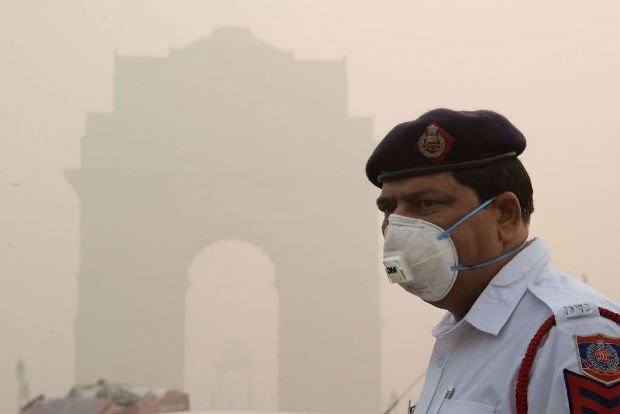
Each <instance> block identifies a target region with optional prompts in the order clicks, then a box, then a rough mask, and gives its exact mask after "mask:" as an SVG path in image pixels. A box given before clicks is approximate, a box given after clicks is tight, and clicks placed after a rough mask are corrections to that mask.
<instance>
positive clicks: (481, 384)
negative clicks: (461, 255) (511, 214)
mask: <svg viewBox="0 0 620 414" xmlns="http://www.w3.org/2000/svg"><path fill="white" fill-rule="evenodd" d="M466 275H467V274H466V273H465V272H464V273H463V274H462V276H460V277H467V276H466ZM584 303H587V304H589V306H590V307H591V308H592V309H594V311H593V312H592V313H590V314H586V315H574V314H575V313H576V311H575V309H578V310H579V309H583V308H568V309H569V311H568V313H569V314H570V315H571V316H570V317H567V308H565V306H569V305H577V304H584ZM598 306H603V307H605V308H607V309H609V310H612V311H614V312H619V311H620V306H619V305H618V304H616V303H614V302H612V301H610V300H609V299H607V298H605V297H604V296H602V295H601V294H600V293H598V292H596V291H594V290H593V289H592V288H590V287H589V286H588V285H585V284H583V283H581V282H580V281H578V280H576V279H574V278H572V277H570V276H567V275H564V274H561V273H559V272H557V271H555V270H554V269H552V268H551V267H550V266H549V253H548V250H547V248H546V247H545V245H544V243H543V242H542V241H541V240H540V239H534V240H533V241H532V242H531V243H530V244H529V245H528V246H527V247H526V248H525V249H523V250H522V251H521V252H520V253H519V254H518V255H516V256H515V257H514V258H513V259H512V260H511V261H510V262H508V263H507V264H506V265H505V266H504V267H503V268H502V269H501V270H500V271H499V272H498V273H497V275H495V277H494V278H493V279H492V280H491V282H490V283H489V285H488V286H487V287H486V288H485V290H484V291H483V292H482V294H481V295H480V296H479V297H478V299H477V300H476V302H475V303H474V305H473V306H472V308H471V309H470V310H469V312H468V313H467V315H466V316H465V317H464V318H463V319H462V320H460V321H458V322H457V321H456V320H455V319H454V317H453V316H452V314H451V313H449V312H448V313H447V314H446V315H445V316H444V318H443V319H442V320H441V321H440V322H439V323H438V324H437V325H436V326H435V327H434V329H433V336H434V337H435V338H436V341H435V346H434V348H433V353H432V356H431V359H430V362H429V366H428V370H427V375H426V380H425V383H424V387H423V390H422V393H421V395H420V398H419V401H418V403H417V404H416V408H415V411H414V412H415V414H445V413H450V414H491V413H494V414H508V413H511V414H512V413H516V405H515V387H516V378H517V373H518V370H519V367H520V365H521V360H522V358H523V356H524V355H525V352H526V350H527V347H528V345H529V343H530V341H531V339H532V337H533V336H534V334H535V333H536V331H537V330H538V328H539V327H540V326H541V325H542V324H543V322H544V321H545V320H546V319H547V318H548V317H549V316H551V315H552V314H555V316H556V319H557V326H554V327H553V328H551V331H550V332H549V333H548V334H547V336H546V337H545V339H544V340H543V341H542V342H541V345H540V347H539V348H538V352H537V354H536V358H535V360H534V364H533V367H532V370H531V374H530V378H531V379H530V382H529V386H528V390H529V395H528V403H529V411H528V413H529V414H568V413H571V412H574V413H577V412H581V411H577V408H576V406H575V404H576V403H575V401H573V403H572V408H571V406H570V405H569V395H568V393H567V385H566V384H565V379H564V372H563V371H564V369H565V368H566V369H568V370H569V371H571V372H574V373H576V374H580V375H583V374H584V373H583V372H581V371H580V367H579V358H578V356H579V352H578V350H577V344H576V338H575V336H576V335H580V336H584V335H592V334H596V333H603V334H607V335H608V336H611V337H616V338H618V337H620V327H619V326H618V325H617V324H616V323H614V322H613V321H611V320H609V319H606V318H603V317H601V316H600V315H599V314H598V309H597V307H598ZM586 309H587V307H586ZM618 349H620V348H615V350H616V351H617V350H618ZM612 352H613V350H612ZM616 357H617V354H616ZM612 362H613V361H612ZM612 374H617V375H618V376H619V377H620V368H618V369H617V372H615V371H614V372H612ZM615 389H616V390H617V391H618V392H620V383H616V387H615ZM450 390H452V391H450ZM603 402H604V403H605V401H603ZM607 403H608V408H609V411H601V412H605V413H614V414H615V413H618V414H620V398H618V399H616V400H613V399H612V401H611V402H609V401H608V402H607ZM616 403H618V405H614V404H616ZM571 409H574V411H571ZM592 412H599V411H592Z"/></svg>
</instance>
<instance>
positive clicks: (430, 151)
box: [418, 122, 454, 163]
mask: <svg viewBox="0 0 620 414" xmlns="http://www.w3.org/2000/svg"><path fill="white" fill-rule="evenodd" d="M453 142H454V138H452V136H450V134H448V133H447V132H446V131H444V130H443V129H442V128H441V127H440V126H439V125H437V124H436V123H434V122H433V123H432V124H430V125H429V126H427V127H426V130H424V134H422V136H421V137H420V139H419V140H418V149H419V150H420V152H421V153H422V155H424V156H425V157H427V158H429V159H430V160H431V161H433V162H434V163H440V162H441V161H443V160H444V159H445V158H446V156H447V155H448V153H449V152H450V148H452V143H453Z"/></svg>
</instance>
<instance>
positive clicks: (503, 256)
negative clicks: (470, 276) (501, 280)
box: [450, 241, 527, 271]
mask: <svg viewBox="0 0 620 414" xmlns="http://www.w3.org/2000/svg"><path fill="white" fill-rule="evenodd" d="M526 244H527V241H525V242H523V243H521V244H520V245H518V246H517V247H515V248H514V249H512V250H511V251H509V252H507V253H504V254H502V255H500V256H497V257H495V258H493V259H491V260H487V261H486V262H482V263H478V264H475V265H471V266H467V265H456V266H451V267H450V270H452V271H455V270H470V269H478V268H479V267H484V266H488V265H490V264H493V263H497V262H499V261H501V260H504V259H505V258H507V257H509V256H512V255H513V254H517V253H519V252H520V251H521V250H523V249H524V248H525V246H526Z"/></svg>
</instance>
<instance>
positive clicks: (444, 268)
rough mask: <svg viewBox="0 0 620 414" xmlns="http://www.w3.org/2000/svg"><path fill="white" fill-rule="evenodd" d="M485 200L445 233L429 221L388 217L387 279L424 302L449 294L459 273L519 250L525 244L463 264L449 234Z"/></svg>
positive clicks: (385, 256)
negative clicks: (485, 258)
mask: <svg viewBox="0 0 620 414" xmlns="http://www.w3.org/2000/svg"><path fill="white" fill-rule="evenodd" d="M493 200H495V197H493V198H491V199H490V200H487V201H485V202H484V203H482V204H481V205H479V206H478V207H476V208H475V209H474V210H473V211H471V212H470V213H468V214H467V215H466V216H465V217H463V218H461V219H460V220H458V221H457V222H456V223H454V224H453V225H452V226H450V227H449V228H448V229H447V230H444V229H442V228H441V227H439V226H437V225H435V224H433V223H429V222H428V221H425V220H421V219H416V218H411V217H405V216H399V215H397V214H391V215H390V216H389V217H388V225H387V228H386V230H385V240H384V243H383V264H384V265H385V272H386V273H387V276H388V279H389V280H390V282H392V283H398V284H399V285H401V286H402V287H403V288H404V289H405V290H407V291H408V292H410V293H413V294H414V295H416V296H418V297H420V298H421V299H423V300H425V301H427V302H437V301H439V300H441V299H443V298H444V297H446V295H447V294H448V292H450V289H452V286H453V285H454V282H455V281H456V276H457V274H458V272H459V270H468V269H477V268H480V267H484V266H488V265H490V264H493V263H496V262H499V261H500V260H503V259H505V258H506V257H508V256H511V255H513V254H516V253H518V252H519V251H521V250H522V249H523V248H524V247H525V245H526V243H525V242H523V243H522V244H521V245H519V246H518V247H517V248H515V249H513V250H511V251H509V252H507V253H504V254H502V255H500V256H497V257H494V258H492V259H490V260H487V261H485V262H482V263H477V264H473V265H462V264H459V263H458V254H457V252H456V247H455V246H454V242H453V241H452V239H451V238H450V234H451V233H452V232H453V231H454V229H455V228H456V227H458V226H459V225H461V224H462V223H463V222H465V221H466V220H467V219H469V218H470V217H471V216H473V215H474V214H476V213H477V212H479V211H480V210H482V209H483V208H485V207H486V206H488V205H489V204H491V203H492V202H493Z"/></svg>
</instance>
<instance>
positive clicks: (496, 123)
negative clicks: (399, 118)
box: [366, 109, 525, 187]
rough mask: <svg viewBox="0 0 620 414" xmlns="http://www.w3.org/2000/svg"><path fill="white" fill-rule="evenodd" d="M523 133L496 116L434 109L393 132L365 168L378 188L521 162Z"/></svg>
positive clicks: (523, 145) (523, 146) (491, 113)
mask: <svg viewBox="0 0 620 414" xmlns="http://www.w3.org/2000/svg"><path fill="white" fill-rule="evenodd" d="M524 149H525V137H524V136H523V134H522V133H521V132H520V131H519V130H518V129H517V128H516V127H515V126H514V125H512V124H511V123H510V121H508V120H507V119H506V118H505V117H503V116H502V115H500V114H498V113H496V112H493V111H484V110H481V111H453V110H450V109H434V110H432V111H429V112H427V113H425V114H424V115H422V116H420V117H419V118H418V119H416V120H415V121H409V122H404V123H402V124H398V125H396V126H395V127H394V129H392V130H391V131H390V132H389V133H388V134H387V135H386V136H385V138H383V140H382V141H381V142H380V143H379V145H378V146H377V148H375V150H374V151H373V153H372V155H371V156H370V158H369V159H368V162H367V163H366V175H367V176H368V179H369V180H370V181H371V182H372V183H373V184H374V185H376V186H377V187H381V186H382V185H383V182H385V181H390V180H397V179H399V178H405V177H412V176H414V175H422V174H433V173H436V172H442V171H450V170H456V169H464V168H473V167H479V166H483V165H487V164H491V163H493V162H497V161H499V160H502V159H505V158H509V157H516V156H518V155H519V154H521V153H522V152H523V150H524Z"/></svg>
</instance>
